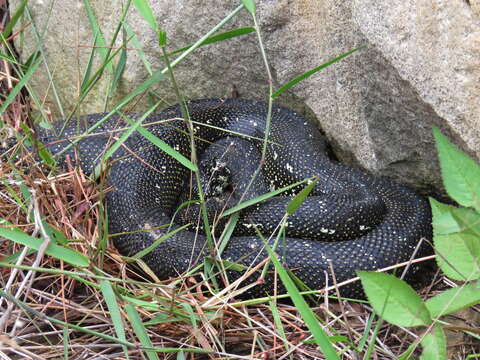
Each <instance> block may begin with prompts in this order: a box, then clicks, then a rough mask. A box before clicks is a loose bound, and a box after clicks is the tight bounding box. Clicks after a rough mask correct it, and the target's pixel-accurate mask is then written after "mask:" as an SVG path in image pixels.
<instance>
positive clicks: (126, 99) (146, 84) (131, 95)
mask: <svg viewBox="0 0 480 360" xmlns="http://www.w3.org/2000/svg"><path fill="white" fill-rule="evenodd" d="M112 56H113V55H112ZM110 59H111V58H110ZM161 79H163V74H162V72H161V71H156V72H155V73H154V74H153V75H152V76H150V77H149V78H148V79H147V80H145V81H144V82H143V83H141V84H140V85H139V86H138V87H137V88H135V90H133V91H132V92H130V93H129V94H128V95H127V96H125V97H124V98H123V99H122V100H121V101H120V103H119V104H118V105H117V106H115V107H114V108H113V110H112V111H110V112H109V113H108V114H107V115H105V116H104V117H103V118H102V119H100V120H99V121H97V122H96V123H95V124H94V125H92V126H91V127H90V128H88V129H87V130H86V131H85V132H84V135H87V134H90V133H91V132H92V131H94V130H95V129H96V128H98V127H99V126H100V125H102V124H103V123H104V122H106V121H107V120H108V119H110V118H111V117H112V116H113V114H115V113H116V112H117V111H119V110H120V109H121V108H122V107H123V106H125V105H126V104H127V103H128V102H130V101H131V100H132V99H133V98H134V97H136V96H137V95H139V94H141V93H143V92H144V91H146V90H147V89H148V88H150V87H151V86H153V85H154V84H156V83H157V82H159V81H160V80H161ZM79 141H80V139H75V140H73V141H72V142H71V143H70V144H69V145H67V146H66V147H65V148H64V149H63V150H62V151H59V152H58V153H57V154H56V155H57V156H59V155H61V154H63V153H65V152H66V151H67V150H69V149H70V148H71V147H72V146H73V145H75V144H76V143H78V142H79Z"/></svg>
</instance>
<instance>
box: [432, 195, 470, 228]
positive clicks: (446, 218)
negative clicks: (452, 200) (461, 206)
mask: <svg viewBox="0 0 480 360" xmlns="http://www.w3.org/2000/svg"><path fill="white" fill-rule="evenodd" d="M429 201H430V207H431V208H432V225H433V231H434V232H435V234H440V235H443V234H451V233H456V232H459V231H461V230H462V229H461V228H460V225H459V224H458V222H457V221H456V220H455V218H454V217H453V214H452V213H453V211H454V210H455V209H457V208H456V207H454V206H451V205H447V204H443V203H441V202H438V201H437V200H435V199H434V198H429Z"/></svg>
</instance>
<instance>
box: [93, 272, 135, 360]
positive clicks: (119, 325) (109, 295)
mask: <svg viewBox="0 0 480 360" xmlns="http://www.w3.org/2000/svg"><path fill="white" fill-rule="evenodd" d="M100 290H101V291H102V294H103V298H104V300H105V303H106V304H107V307H108V311H109V313H110V317H111V318H112V322H113V327H114V328H115V333H116V334H117V337H118V338H119V339H120V340H122V341H123V342H126V341H127V338H126V337H125V327H124V324H123V321H122V314H121V312H120V307H119V306H118V303H117V299H116V297H115V293H114V291H113V288H112V284H111V283H110V281H108V280H102V281H100ZM122 348H123V352H124V353H125V357H126V358H127V359H128V358H129V356H128V349H127V347H126V346H125V345H122Z"/></svg>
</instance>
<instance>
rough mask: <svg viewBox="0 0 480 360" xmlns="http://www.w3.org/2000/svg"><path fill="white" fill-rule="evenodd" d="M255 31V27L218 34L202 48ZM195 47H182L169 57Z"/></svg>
mask: <svg viewBox="0 0 480 360" xmlns="http://www.w3.org/2000/svg"><path fill="white" fill-rule="evenodd" d="M254 31H255V28H253V27H243V28H239V29H234V30H229V31H225V32H223V33H221V34H218V35H214V36H210V37H209V38H207V39H206V40H205V41H203V42H202V44H201V45H200V46H204V45H208V44H213V43H216V42H218V41H223V40H227V39H231V38H234V37H237V36H241V35H246V34H250V33H251V32H254ZM192 46H193V44H189V45H187V46H185V47H182V48H180V49H177V50H174V51H172V52H169V53H168V55H169V56H170V55H174V54H178V53H181V52H184V51H186V50H188V49H190V48H191V47H192Z"/></svg>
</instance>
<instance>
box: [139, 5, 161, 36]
mask: <svg viewBox="0 0 480 360" xmlns="http://www.w3.org/2000/svg"><path fill="white" fill-rule="evenodd" d="M133 4H134V5H135V7H136V8H137V10H138V12H139V13H140V15H142V17H143V18H144V19H145V20H146V21H147V23H148V25H150V27H151V28H152V29H153V30H155V31H158V25H157V20H156V19H155V16H154V15H153V11H152V9H151V8H150V5H149V4H148V1H147V0H133Z"/></svg>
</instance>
